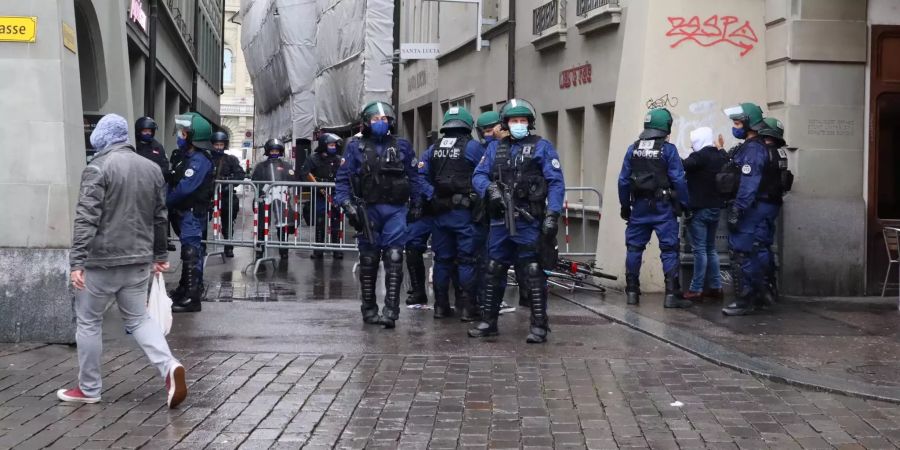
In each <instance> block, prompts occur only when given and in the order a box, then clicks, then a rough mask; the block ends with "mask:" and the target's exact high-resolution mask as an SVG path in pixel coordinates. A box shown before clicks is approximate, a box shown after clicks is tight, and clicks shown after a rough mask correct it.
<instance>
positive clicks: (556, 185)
mask: <svg viewBox="0 0 900 450" xmlns="http://www.w3.org/2000/svg"><path fill="white" fill-rule="evenodd" d="M500 178H502V180H501V179H500ZM500 181H502V182H503V183H504V184H506V185H508V186H510V187H511V197H512V199H513V202H514V203H515V207H516V208H517V210H518V211H517V214H516V218H515V225H516V236H511V235H510V233H509V230H508V229H507V227H506V226H505V224H504V221H503V220H502V219H498V218H496V217H497V214H496V211H493V213H494V214H493V216H494V217H492V219H491V224H490V230H489V231H488V238H487V241H488V251H487V254H488V264H487V269H486V272H487V275H486V276H487V279H486V281H485V293H484V300H483V303H482V305H481V308H482V315H483V319H482V320H483V322H482V323H481V324H479V325H478V327H477V328H476V329H473V330H470V332H469V334H470V336H484V335H489V334H493V333H496V318H497V315H498V314H499V310H500V303H501V301H502V300H503V295H504V291H505V288H506V276H507V271H508V270H509V266H510V265H511V264H513V263H516V262H518V263H520V264H522V265H523V267H525V268H526V269H525V272H526V278H527V279H528V282H527V289H528V296H529V298H530V300H531V324H532V333H531V334H530V335H529V342H543V339H541V340H537V341H532V340H531V339H532V337H533V335H535V334H539V337H541V338H543V336H546V331H547V330H548V328H549V327H548V318H547V311H546V306H547V305H546V304H547V301H546V300H547V298H546V295H547V291H546V284H547V278H546V274H545V273H544V271H543V270H542V269H541V267H540V264H539V263H538V254H537V246H538V242H539V239H540V238H541V221H542V219H543V218H544V216H545V215H546V214H553V215H557V216H558V215H559V214H560V213H561V212H562V208H563V201H564V199H565V180H564V178H563V173H562V166H561V165H560V162H559V155H558V154H557V152H556V149H555V148H554V147H553V144H552V143H550V141H547V140H546V139H542V138H540V137H539V136H534V135H529V136H526V137H525V138H523V139H518V140H516V139H512V137H508V138H505V139H503V140H502V141H495V142H492V143H490V144H489V145H488V148H487V151H486V152H485V155H484V158H482V160H481V162H480V163H479V164H478V166H477V167H476V168H475V173H474V175H473V177H472V184H473V186H474V187H475V190H476V192H477V193H478V194H479V195H481V196H482V197H484V196H485V194H486V193H487V192H488V190H489V187H490V186H491V184H492V183H496V182H500ZM521 211H525V212H528V213H529V214H530V215H531V216H532V217H533V219H534V221H531V220H528V218H527V217H526V216H525V215H524V214H521ZM478 329H482V331H484V330H487V334H484V333H479V331H478Z"/></svg>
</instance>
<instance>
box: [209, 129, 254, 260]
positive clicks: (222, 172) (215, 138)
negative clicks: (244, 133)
mask: <svg viewBox="0 0 900 450" xmlns="http://www.w3.org/2000/svg"><path fill="white" fill-rule="evenodd" d="M210 142H211V143H212V161H213V167H214V168H215V174H216V180H237V181H240V180H243V179H244V178H245V177H246V176H247V173H246V172H244V169H243V168H242V167H241V162H240V161H238V159H237V158H236V157H235V156H234V155H229V154H227V153H225V149H227V148H228V134H226V133H225V132H224V131H216V132H215V133H213V135H212V139H210ZM234 188H235V186H230V185H223V188H222V190H221V192H220V193H219V205H220V213H221V214H220V218H221V219H222V237H223V238H225V239H229V238H230V237H231V234H232V232H233V231H234V221H235V219H237V215H238V209H239V208H240V202H239V200H238V197H237V194H236V193H235V191H234ZM226 192H230V193H231V195H229V196H226V195H224V194H225V193H226ZM225 256H226V257H228V258H234V246H233V245H226V246H225Z"/></svg>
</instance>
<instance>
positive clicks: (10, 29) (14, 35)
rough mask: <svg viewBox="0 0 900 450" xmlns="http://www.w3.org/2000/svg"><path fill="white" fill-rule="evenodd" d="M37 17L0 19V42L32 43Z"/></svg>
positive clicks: (35, 35)
mask: <svg viewBox="0 0 900 450" xmlns="http://www.w3.org/2000/svg"><path fill="white" fill-rule="evenodd" d="M36 39H37V17H14V16H2V17H0V42H34V41H35V40H36Z"/></svg>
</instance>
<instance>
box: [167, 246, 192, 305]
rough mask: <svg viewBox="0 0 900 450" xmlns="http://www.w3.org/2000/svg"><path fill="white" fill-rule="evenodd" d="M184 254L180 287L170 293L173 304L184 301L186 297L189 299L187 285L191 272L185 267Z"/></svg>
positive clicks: (179, 281)
mask: <svg viewBox="0 0 900 450" xmlns="http://www.w3.org/2000/svg"><path fill="white" fill-rule="evenodd" d="M181 253H182V262H181V279H180V280H178V287H176V288H175V289H172V290H171V291H169V298H170V299H172V303H173V304H175V303H179V302H182V301H184V299H185V297H187V291H188V288H187V283H188V275H189V274H190V270H188V268H186V267H185V265H184V252H181Z"/></svg>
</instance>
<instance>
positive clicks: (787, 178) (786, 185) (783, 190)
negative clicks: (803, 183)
mask: <svg viewBox="0 0 900 450" xmlns="http://www.w3.org/2000/svg"><path fill="white" fill-rule="evenodd" d="M763 122H765V124H766V127H765V128H763V129H762V130H761V131H760V132H759V135H760V136H762V138H763V142H764V143H765V144H766V150H767V152H768V155H767V156H768V157H767V158H766V166H765V168H764V169H763V179H762V181H761V182H760V188H759V190H760V192H761V195H758V196H757V201H761V202H765V203H770V204H773V205H776V206H777V207H776V208H768V209H767V211H768V215H767V216H766V227H765V229H766V230H767V231H768V233H766V234H765V238H764V239H761V240H760V243H759V246H758V248H759V251H758V253H757V254H758V256H759V258H758V261H759V263H758V264H759V266H760V267H761V268H762V270H763V273H762V276H763V291H762V292H761V294H760V295H761V296H762V297H763V301H762V304H763V305H772V304H775V303H776V301H777V300H778V282H777V273H776V272H777V269H778V265H777V263H776V261H775V252H774V251H773V250H772V245H774V244H775V221H776V220H777V219H778V214H779V213H780V212H781V207H782V205H783V204H784V200H783V197H784V195H785V194H787V193H788V192H789V191H790V190H791V187H792V186H793V184H794V174H793V173H791V171H790V170H788V160H787V152H786V151H785V147H786V146H787V143H786V142H785V141H784V125H783V124H782V123H781V121H780V120H778V119H775V118H773V117H766V118H765V119H763ZM760 237H762V236H760Z"/></svg>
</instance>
